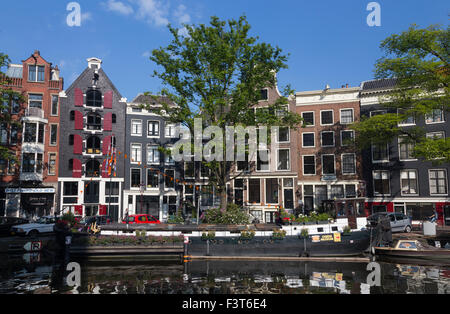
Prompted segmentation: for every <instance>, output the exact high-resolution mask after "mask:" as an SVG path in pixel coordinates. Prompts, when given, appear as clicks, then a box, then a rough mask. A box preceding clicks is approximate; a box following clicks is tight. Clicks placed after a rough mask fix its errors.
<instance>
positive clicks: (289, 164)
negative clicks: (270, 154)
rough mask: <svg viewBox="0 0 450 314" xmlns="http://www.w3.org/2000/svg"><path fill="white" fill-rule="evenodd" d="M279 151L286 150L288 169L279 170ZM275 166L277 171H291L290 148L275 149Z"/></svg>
mask: <svg viewBox="0 0 450 314" xmlns="http://www.w3.org/2000/svg"><path fill="white" fill-rule="evenodd" d="M280 150H287V151H288V161H287V164H288V167H287V169H280V168H279V164H278V162H279V160H280ZM276 164H277V171H291V149H290V148H279V149H277V157H276Z"/></svg>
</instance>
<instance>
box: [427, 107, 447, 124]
mask: <svg viewBox="0 0 450 314" xmlns="http://www.w3.org/2000/svg"><path fill="white" fill-rule="evenodd" d="M425 122H426V123H427V124H430V123H439V122H444V111H443V110H442V109H433V110H432V111H431V112H430V113H427V114H426V115H425Z"/></svg>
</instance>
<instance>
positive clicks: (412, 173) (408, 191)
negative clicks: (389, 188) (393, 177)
mask: <svg viewBox="0 0 450 314" xmlns="http://www.w3.org/2000/svg"><path fill="white" fill-rule="evenodd" d="M400 183H401V189H402V194H403V195H414V194H418V190H417V170H401V171H400Z"/></svg>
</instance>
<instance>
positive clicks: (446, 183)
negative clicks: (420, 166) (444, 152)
mask: <svg viewBox="0 0 450 314" xmlns="http://www.w3.org/2000/svg"><path fill="white" fill-rule="evenodd" d="M430 171H444V173H445V185H446V188H447V193H431V178H430ZM428 188H429V191H430V195H445V196H448V173H447V169H445V168H441V169H428Z"/></svg>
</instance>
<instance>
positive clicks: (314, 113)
mask: <svg viewBox="0 0 450 314" xmlns="http://www.w3.org/2000/svg"><path fill="white" fill-rule="evenodd" d="M304 113H312V114H313V124H311V125H305V124H303V123H302V125H303V126H304V127H305V128H309V127H313V126H315V125H316V112H315V111H304V112H302V118H303V114H304Z"/></svg>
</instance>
